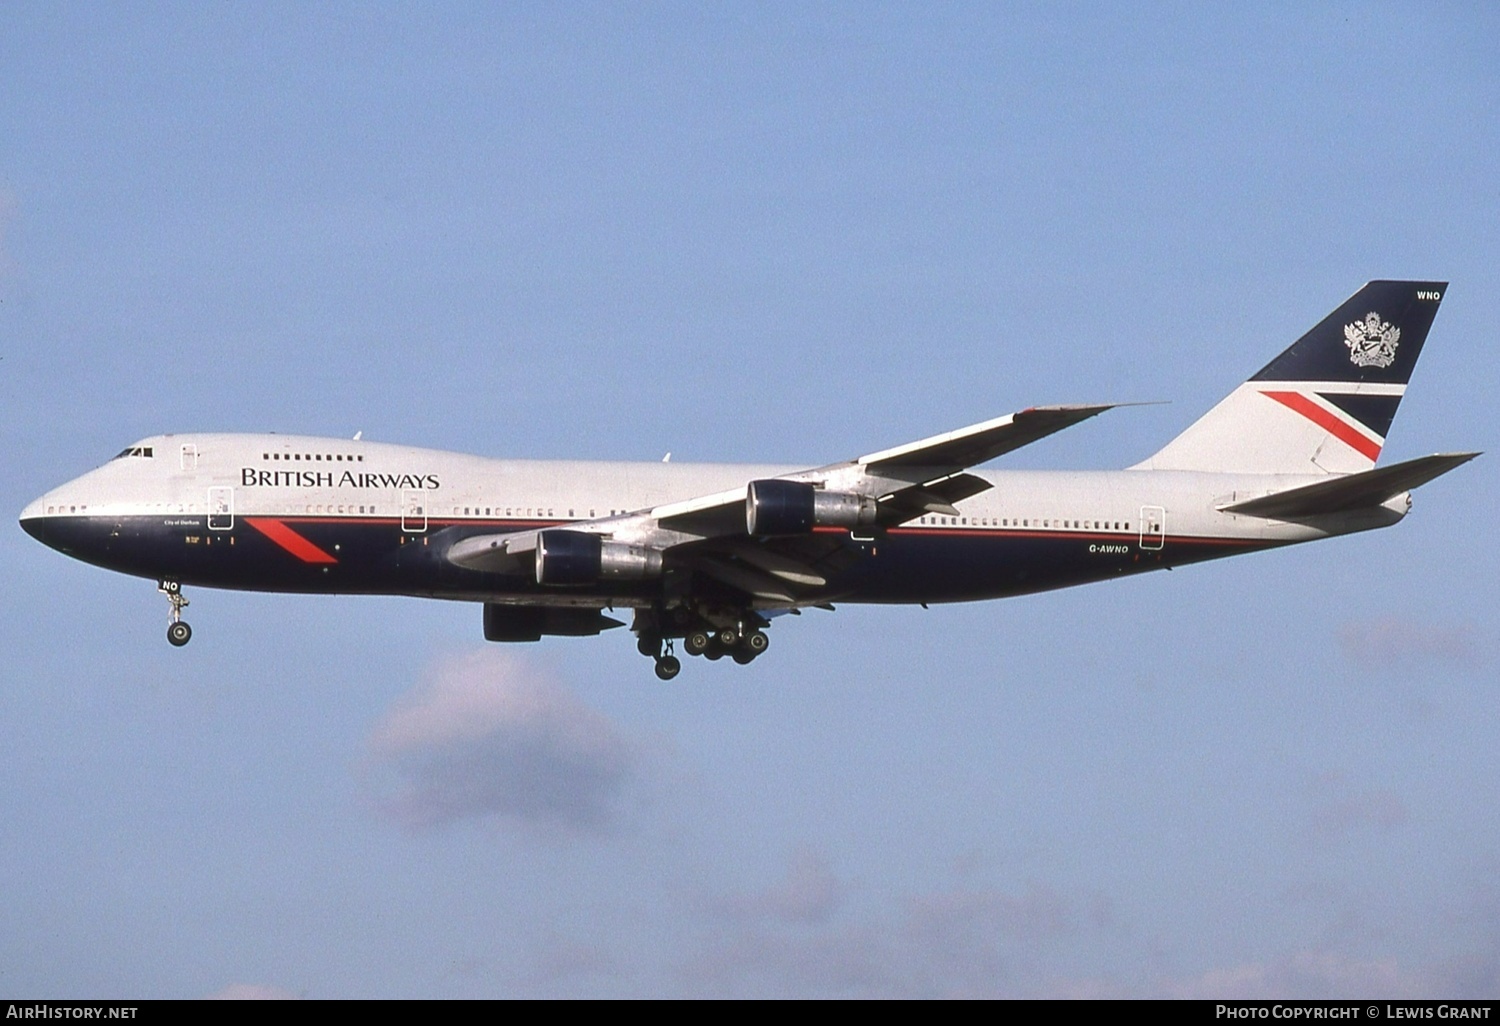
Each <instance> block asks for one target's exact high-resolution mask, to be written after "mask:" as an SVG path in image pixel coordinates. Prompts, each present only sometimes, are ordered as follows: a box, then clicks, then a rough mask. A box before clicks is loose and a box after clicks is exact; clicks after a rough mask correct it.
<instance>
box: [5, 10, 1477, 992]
mask: <svg viewBox="0 0 1500 1026" xmlns="http://www.w3.org/2000/svg"><path fill="white" fill-rule="evenodd" d="M5 22H6V25H7V30H6V32H5V33H4V34H3V35H0V424H3V430H4V436H5V438H6V439H7V442H8V445H7V446H6V450H7V455H6V456H5V457H4V466H5V470H6V472H5V473H4V475H3V477H0V489H3V497H4V501H3V502H0V506H5V508H8V509H11V510H13V511H19V510H20V508H21V507H22V506H23V505H24V504H25V503H26V502H27V501H29V500H30V499H32V498H34V497H35V496H36V495H39V494H40V493H42V492H43V491H45V490H47V489H49V488H51V487H52V486H54V485H56V484H58V483H60V482H61V481H63V480H65V479H68V478H71V477H73V476H76V475H77V474H79V473H82V472H84V471H85V470H88V469H89V468H91V467H92V466H95V465H97V464H98V463H100V462H102V461H103V460H104V459H106V458H107V457H108V456H110V455H112V454H113V453H115V452H117V451H118V450H119V449H120V448H121V447H122V446H124V445H125V444H127V443H128V442H130V441H132V440H134V439H136V438H139V437H142V436H145V435H148V434H153V433H157V432H161V431H189V430H245V431H268V430H275V431H284V432H302V433H317V434H328V435H332V436H349V435H352V434H354V432H355V431H363V432H364V433H365V437H367V438H373V439H378V440H381V441H394V442H405V443H411V444H419V445H429V446H434V447H439V448H449V449H456V450H461V451H467V452H477V453H481V454H486V455H494V456H543V457H563V456H579V457H587V458H599V459H657V458H659V457H660V456H661V455H662V453H664V452H666V451H668V450H671V451H672V452H673V453H674V454H675V455H674V458H676V459H693V460H747V461H749V460H755V461H775V462H781V461H787V462H805V463H807V464H810V465H811V464H816V463H822V462H827V461H829V460H833V459H839V458H846V457H849V456H852V455H855V454H857V453H860V452H867V451H871V450H874V449H877V448H880V447H883V446H887V445H892V444H896V443H899V442H903V441H907V440H910V439H913V438H917V437H921V436H924V435H926V434H931V433H934V432H937V431H941V430H945V429H948V428H952V427H957V426H960V425H963V424H966V423H970V422H973V421H977V420H980V419H984V418H986V417H990V416H995V415H998V414H1001V413H1005V412H1009V411H1011V410H1014V409H1018V408H1021V407H1024V406H1027V405H1032V404H1035V403H1043V402H1087V401H1113V400H1170V401H1171V403H1170V405H1163V406H1148V407H1141V408H1136V409H1127V410H1118V411H1115V412H1112V413H1110V414H1107V415H1106V416H1104V417H1102V418H1100V419H1098V420H1095V421H1090V422H1089V423H1087V424H1084V425H1081V426H1079V427H1077V428H1074V429H1072V430H1070V431H1069V432H1066V433H1064V434H1063V435H1061V436H1058V437H1056V438H1053V439H1049V440H1047V441H1045V442H1043V443H1040V444H1038V445H1036V446H1034V447H1032V448H1030V449H1027V450H1025V451H1023V452H1018V453H1016V454H1013V455H1012V456H1010V457H1007V458H1006V460H1007V465H1010V466H1015V467H1050V466H1057V467H1077V468H1093V467H1115V466H1122V465H1126V464H1128V463H1131V462H1134V461H1135V460H1137V459H1140V458H1142V457H1143V456H1145V455H1147V454H1149V453H1150V452H1152V451H1154V450H1155V449H1156V448H1157V447H1159V446H1160V444H1162V443H1163V442H1164V441H1166V440H1167V439H1168V438H1169V437H1171V436H1172V435H1173V434H1174V433H1175V432H1176V431H1178V430H1180V429H1181V428H1182V427H1184V426H1185V425H1186V424H1187V423H1189V422H1191V421H1192V420H1193V419H1194V418H1195V417H1196V416H1198V414H1199V413H1201V412H1202V411H1203V410H1204V409H1206V408H1207V407H1208V406H1209V405H1210V404H1212V403H1213V402H1214V401H1216V400H1217V399H1218V398H1219V397H1220V396H1222V395H1223V394H1225V393H1226V392H1228V391H1229V389H1230V388H1232V387H1233V386H1234V385H1235V384H1237V383H1238V382H1239V381H1241V380H1242V379H1244V378H1245V377H1246V376H1248V375H1249V374H1250V373H1252V372H1253V371H1254V370H1256V369H1257V368H1258V367H1260V366H1261V365H1262V364H1263V363H1265V361H1266V360H1267V359H1269V357H1271V356H1272V355H1274V354H1275V353H1276V352H1278V351H1279V350H1280V349H1282V348H1283V347H1284V346H1285V345H1287V344H1288V343H1289V342H1290V341H1291V340H1292V339H1294V338H1295V337H1296V336H1297V335H1299V334H1300V333H1301V332H1302V331H1303V330H1304V329H1305V328H1307V327H1309V326H1310V325H1312V324H1313V323H1314V322H1316V321H1317V320H1318V319H1319V318H1321V317H1322V316H1323V315H1324V314H1325V313H1326V312H1327V311H1328V310H1330V309H1332V308H1333V307H1334V306H1335V305H1336V304H1337V303H1338V302H1339V301H1341V300H1342V299H1343V298H1344V297H1345V296H1347V295H1348V294H1349V293H1351V292H1352V291H1353V290H1354V289H1355V288H1357V287H1358V286H1359V285H1360V284H1361V283H1363V282H1364V281H1366V280H1368V279H1370V278H1376V277H1412V278H1422V279H1442V280H1450V281H1451V282H1452V287H1451V291H1450V294H1449V295H1448V296H1447V298H1446V299H1445V302H1444V304H1443V309H1442V311H1441V313H1440V314H1439V316H1438V320H1437V322H1436V325H1435V327H1434V329H1433V334H1432V336H1431V339H1430V343H1429V345H1428V346H1427V349H1426V351H1425V353H1424V356H1423V360H1422V363H1421V365H1420V366H1419V367H1418V369H1417V373H1416V377H1415V379H1414V387H1413V389H1412V391H1411V393H1410V394H1409V396H1408V398H1407V400H1406V402H1405V403H1404V404H1403V407H1402V410H1401V416H1400V417H1399V418H1398V420H1397V422H1396V426H1395V428H1394V430H1393V432H1392V435H1391V439H1390V443H1389V446H1388V448H1387V458H1388V459H1401V458H1409V457H1413V456H1418V455H1422V454H1425V453H1427V452H1434V451H1444V450H1455V449H1486V450H1492V451H1493V450H1494V449H1496V447H1497V445H1496V443H1497V439H1496V435H1497V421H1496V416H1495V413H1494V399H1493V397H1494V395H1495V394H1496V386H1497V374H1496V371H1495V345H1494V337H1495V317H1494V310H1493V297H1494V296H1495V295H1496V294H1497V286H1500V270H1497V268H1500V260H1497V257H1500V233H1497V231H1496V225H1497V224H1500V192H1497V189H1496V184H1495V183H1496V181H1497V178H1500V160H1497V158H1500V71H1497V70H1496V69H1497V64H1496V61H1495V59H1494V40H1495V39H1497V38H1500V15H1497V12H1496V11H1494V10H1492V9H1490V8H1489V7H1486V6H1483V5H1474V4H1470V5H1465V4H1432V5H1396V4H1332V5H1317V6H1313V7H1308V6H1306V5H1295V6H1294V5H1269V6H1267V5H1257V6H1253V7H1244V8H1236V9H1234V10H1233V11H1224V12H1221V11H1217V10H1215V11H1205V10H1203V9H1202V8H1201V7H1200V6H1198V5H1180V6H1177V5H1147V6H1145V7H1142V8H1138V9H1131V10H1129V11H1122V10H1120V9H1118V8H1116V7H1114V6H1112V5H1107V6H1105V7H1103V8H1099V7H1095V6H1092V5H1056V4H1040V5H1004V6H1002V5H973V6H969V5H942V6H937V7H932V6H931V5H922V6H921V7H918V6H916V5H912V6H892V5H871V4H855V5H838V4H826V5H818V6H816V7H812V8H808V7H806V6H805V5H763V6H760V7H755V8H735V9H732V10H731V9H728V8H723V7H714V6H695V5H677V4H652V5H625V6H620V5H566V6H565V5H558V4H536V5H532V4H511V5H505V6H503V7H497V6H494V5H477V6H459V5H444V6H440V7H436V8H422V9H420V10H419V9H416V8H413V9H406V8H402V7H392V6H375V7H371V6H369V5H359V6H352V7H351V6H339V5H319V6H307V5H286V6H283V5H273V4H263V5H252V6H242V7H230V8H225V7H222V6H203V5H183V6H171V5H134V6H131V7H129V8H119V9H115V8H108V9H106V8H101V7H98V6H89V5H71V6H67V5H64V6H59V5H30V4H8V5H6V7H5ZM1497 491H1500V489H1497V485H1496V478H1495V474H1494V471H1493V469H1492V467H1491V458H1490V457H1486V458H1484V459H1481V460H1479V461H1477V462H1475V463H1473V464H1470V465H1468V466H1466V467H1464V468H1462V469H1461V470H1460V471H1458V472H1455V473H1454V474H1453V475H1451V476H1450V477H1447V478H1444V479H1442V480H1441V481H1438V482H1435V483H1433V484H1432V485H1430V486H1428V487H1426V488H1424V489H1423V490H1422V491H1421V492H1420V493H1419V494H1418V496H1417V503H1416V510H1415V512H1414V514H1413V515H1412V516H1411V517H1410V518H1409V519H1408V520H1407V521H1406V522H1405V523H1403V524H1401V525H1399V526H1398V527H1396V528H1394V529H1392V530H1390V531H1384V532H1377V533H1375V534H1371V535H1361V536H1357V537H1351V538H1345V539H1340V540H1336V541H1332V542H1328V543H1325V544H1322V545H1318V546H1310V547H1303V548H1297V549H1291V550H1287V551H1282V552H1276V553H1269V554H1263V555H1258V556H1253V557H1248V558H1245V559H1240V560H1230V561H1226V562H1222V563H1218V564H1211V565H1206V566H1198V567H1192V568H1187V569H1184V570H1182V571H1179V572H1176V573H1172V574H1160V575H1153V576H1151V577H1148V578H1142V579H1138V580H1133V581H1126V582H1119V583H1113V584H1108V585H1099V586H1094V587H1089V588H1083V589H1074V590H1070V591H1066V592H1061V593H1056V594H1050V595H1043V596H1036V597H1032V598H1028V599H1021V600H1015V601H1008V602H1003V603H988V604H980V605H973V606H960V607H951V608H934V609H931V610H928V611H923V610H920V609H902V608H895V609H880V608H869V609H861V608H854V607H846V608H842V609H840V610H839V611H838V612H837V613H835V614H827V613H821V612H819V613H810V614H808V615H806V616H803V617H801V618H799V619H797V620H794V621H793V620H783V621H780V622H778V623H777V624H776V625H775V628H774V631H773V645H772V650H771V652H770V653H769V654H768V656H767V657H766V658H764V659H762V660H760V661H758V662H757V663H756V664H755V665H754V666H752V667H746V668H739V667H733V666H726V665H725V664H724V663H717V664H706V663H704V662H702V661H698V660H694V661H692V663H691V664H690V665H689V666H688V667H687V669H686V670H685V671H684V673H683V675H682V676H681V677H680V678H678V680H677V681H675V682H673V683H672V684H671V685H667V686H664V685H662V684H661V683H660V682H658V681H657V680H656V679H655V678H654V677H653V676H652V675H651V672H650V664H649V663H648V662H647V661H645V660H643V659H641V658H640V657H639V656H638V655H637V654H636V653H635V651H634V645H633V644H632V643H631V641H630V639H629V638H628V637H622V636H619V635H613V636H605V637H601V638H597V639H551V640H548V641H546V642H544V643H541V644H539V645H534V646H516V647H508V648H501V647H499V646H489V647H488V648H487V647H486V646H485V644H484V643H483V641H482V640H481V636H480V624H479V610H478V609H477V608H469V607H465V606H461V605H454V604H447V603H436V602H427V603H424V602H419V601H415V600H403V599H357V598H326V599H325V598H306V597H284V596H266V595H243V594H235V593H228V592H224V593H220V592H210V591H207V590H203V589H199V590H197V591H194V592H191V593H190V597H191V598H192V600H193V606H192V609H191V611H190V619H191V620H192V622H193V625H194V627H195V637H194V640H193V644H192V645H191V646H189V647H188V648H187V649H184V650H181V651H176V650H172V649H169V648H168V646H167V645H166V643H165V641H164V640H163V638H162V631H163V626H164V622H165V614H166V607H165V603H164V602H163V601H162V599H161V598H160V596H158V595H156V594H155V592H154V588H153V585H152V583H151V582H147V581H140V580H134V579H128V578H124V577H120V576H117V575H113V574H110V573H107V572H104V571H100V570H96V569H93V568H90V567H86V566H83V565H81V564H77V563H73V562H70V561H68V560H66V559H64V558H63V557H61V556H59V555H58V554H56V553H54V552H51V551H49V550H47V549H45V548H43V547H41V546H39V545H37V544H36V543H35V542H33V541H32V540H31V539H29V538H27V537H26V536H25V535H24V534H22V532H21V531H20V530H19V529H18V528H16V529H12V530H10V531H8V532H0V567H3V571H4V573H3V576H4V578H5V580H7V581H9V582H10V584H11V586H10V587H9V588H7V589H6V590H5V593H4V596H3V598H0V603H3V610H4V613H3V615H0V643H3V644H4V647H5V650H6V652H7V658H6V660H5V663H4V670H3V672H0V780H3V781H4V787H3V790H0V803H3V804H0V809H3V812H4V815H3V816H0V876H3V878H4V879H5V880H6V881H7V885H6V886H5V887H4V888H3V889H0V922H4V923H5V924H6V927H5V929H3V930H0V992H4V993H10V994H14V995H23V994H24V995H56V996H86V995H111V996H141V997H197V996H205V995H212V994H220V993H239V994H293V995H306V996H308V997H348V996H370V997H381V996H414V997H426V996H454V997H474V996H510V995H516V996H528V995H615V994H620V995H752V996H754V995H813V996H822V995H832V996H840V995H855V996H863V995H872V996H886V995H892V996H928V995H1021V996H1038V995H1040V996H1048V995H1106V996H1107V995H1126V996H1159V995H1187V996H1220V995H1223V996H1232V995H1245V996H1272V995H1275V996H1280V995H1303V996H1307V995H1311V996H1319V995H1333V994H1377V993H1378V994H1381V995H1390V996H1396V995H1407V994H1411V995H1418V994H1421V995H1434V996H1436V995H1445V996H1493V995H1494V994H1495V993H1496V992H1497V991H1500V887H1497V885H1496V883H1495V881H1496V880H1497V879H1500V829H1497V825H1496V819H1495V816H1494V811H1493V810H1494V809H1495V808H1496V807H1497V804H1500V801H1497V799H1500V759H1497V757H1496V755H1495V754H1494V744H1493V739H1494V737H1495V736H1496V734H1497V727H1500V722H1497V721H1500V704H1497V703H1500V699H1497V693H1496V688H1495V683H1496V681H1495V678H1496V665H1497V664H1496V658H1497V655H1500V652H1497V647H1500V639H1497V632H1496V623H1495V605H1496V595H1495V586H1494V583H1493V582H1494V581H1495V580H1496V579H1497V577H1500V573H1497V571H1500V567H1497V558H1496V550H1495V546H1494V543H1493V539H1494V532H1493V528H1492V521H1491V519H1490V514H1491V513H1492V512H1493V511H1494V510H1495V508H1496V507H1497V499H1500V495H1497ZM6 503H8V506H7V505H6Z"/></svg>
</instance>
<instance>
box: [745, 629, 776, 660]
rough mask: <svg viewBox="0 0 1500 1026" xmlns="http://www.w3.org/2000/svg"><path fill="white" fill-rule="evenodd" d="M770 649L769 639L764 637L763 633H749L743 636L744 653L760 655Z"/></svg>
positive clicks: (764, 633)
mask: <svg viewBox="0 0 1500 1026" xmlns="http://www.w3.org/2000/svg"><path fill="white" fill-rule="evenodd" d="M770 647H771V639H770V638H768V637H766V632H765V631H751V632H750V633H749V634H747V635H745V651H747V652H749V653H750V654H751V655H760V654H761V653H762V652H764V651H765V650H766V649H768V648H770Z"/></svg>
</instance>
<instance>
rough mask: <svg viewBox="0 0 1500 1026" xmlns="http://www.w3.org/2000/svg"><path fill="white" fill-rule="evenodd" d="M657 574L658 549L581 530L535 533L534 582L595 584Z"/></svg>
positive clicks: (636, 578) (659, 563)
mask: <svg viewBox="0 0 1500 1026" xmlns="http://www.w3.org/2000/svg"><path fill="white" fill-rule="evenodd" d="M659 576H661V553H660V552H658V551H657V550H656V549H648V548H646V547H644V546H641V545H627V544H625V543H624V542H612V541H605V540H604V539H603V538H601V537H599V536H598V535H597V534H586V533H585V532H583V531H542V532H541V533H539V534H538V535H537V536H536V583H538V584H560V585H570V584H571V585H578V584H597V583H598V582H599V581H601V580H611V579H614V580H639V579H640V578H643V577H659Z"/></svg>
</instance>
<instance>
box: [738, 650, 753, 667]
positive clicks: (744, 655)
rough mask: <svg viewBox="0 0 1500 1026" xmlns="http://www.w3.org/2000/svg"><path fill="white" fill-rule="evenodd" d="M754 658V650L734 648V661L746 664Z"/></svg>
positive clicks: (742, 664)
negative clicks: (747, 650)
mask: <svg viewBox="0 0 1500 1026" xmlns="http://www.w3.org/2000/svg"><path fill="white" fill-rule="evenodd" d="M754 658H755V653H754V652H746V651H745V650H744V649H743V648H737V649H735V650H734V661H735V662H737V663H739V664H740V665H741V666H744V665H745V664H746V663H748V662H750V661H751V660H753V659H754Z"/></svg>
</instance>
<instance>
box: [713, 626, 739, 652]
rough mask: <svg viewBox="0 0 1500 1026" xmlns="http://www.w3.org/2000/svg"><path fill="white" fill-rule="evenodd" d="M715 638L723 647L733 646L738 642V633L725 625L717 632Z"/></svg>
mask: <svg viewBox="0 0 1500 1026" xmlns="http://www.w3.org/2000/svg"><path fill="white" fill-rule="evenodd" d="M717 640H718V642H719V644H721V645H723V646H724V647H725V648H733V647H734V646H735V645H736V644H738V642H739V640H740V634H739V632H738V631H736V630H735V629H734V628H733V627H725V628H724V629H723V630H722V631H720V632H719V636H718V639H717Z"/></svg>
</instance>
